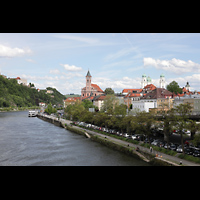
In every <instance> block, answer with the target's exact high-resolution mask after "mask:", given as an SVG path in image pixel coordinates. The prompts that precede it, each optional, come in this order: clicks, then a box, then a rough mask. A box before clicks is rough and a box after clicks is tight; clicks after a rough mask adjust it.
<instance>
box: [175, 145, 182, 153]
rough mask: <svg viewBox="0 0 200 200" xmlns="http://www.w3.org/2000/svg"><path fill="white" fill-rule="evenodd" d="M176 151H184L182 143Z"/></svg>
mask: <svg viewBox="0 0 200 200" xmlns="http://www.w3.org/2000/svg"><path fill="white" fill-rule="evenodd" d="M176 151H177V152H178V153H183V149H182V145H180V146H178V148H177V149H176Z"/></svg>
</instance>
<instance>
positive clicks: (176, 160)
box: [49, 116, 200, 166]
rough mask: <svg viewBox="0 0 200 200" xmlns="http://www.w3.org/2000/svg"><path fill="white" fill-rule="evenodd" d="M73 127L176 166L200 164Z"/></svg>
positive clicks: (64, 122)
mask: <svg viewBox="0 0 200 200" xmlns="http://www.w3.org/2000/svg"><path fill="white" fill-rule="evenodd" d="M49 118H55V120H59V121H60V122H61V123H62V124H63V125H65V124H67V125H68V126H69V125H70V123H72V121H70V120H66V119H62V118H60V119H58V118H56V117H53V116H49ZM74 127H76V128H78V129H81V130H84V131H87V133H89V134H92V135H98V136H101V137H104V138H105V137H106V138H107V139H109V140H110V141H113V142H115V143H117V144H120V145H123V146H129V147H134V148H135V149H136V148H139V149H140V151H142V152H147V153H149V154H152V155H154V156H155V155H157V159H160V160H164V161H168V162H169V163H170V162H172V163H175V165H178V166H180V163H182V165H183V166H200V164H198V163H194V162H191V161H188V160H184V159H181V158H178V157H176V156H171V155H168V154H165V153H161V152H158V151H155V150H154V149H153V150H152V152H150V149H149V148H146V147H143V146H140V145H137V144H133V143H129V142H127V141H124V140H120V139H117V138H114V137H111V136H108V135H105V134H101V133H97V132H95V131H91V130H88V129H84V128H81V127H78V126H74Z"/></svg>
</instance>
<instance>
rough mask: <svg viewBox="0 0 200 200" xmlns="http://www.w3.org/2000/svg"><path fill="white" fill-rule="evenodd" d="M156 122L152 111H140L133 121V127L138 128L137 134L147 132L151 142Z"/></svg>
mask: <svg viewBox="0 0 200 200" xmlns="http://www.w3.org/2000/svg"><path fill="white" fill-rule="evenodd" d="M154 123H155V118H154V116H153V115H152V114H151V113H147V112H145V111H143V112H139V113H137V114H136V116H135V120H134V121H132V127H134V129H135V130H136V133H137V134H145V135H146V136H147V137H148V140H149V144H151V143H150V136H151V135H152V127H153V125H154Z"/></svg>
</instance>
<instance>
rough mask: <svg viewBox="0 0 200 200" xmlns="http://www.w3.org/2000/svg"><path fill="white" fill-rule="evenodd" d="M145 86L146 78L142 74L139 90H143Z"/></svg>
mask: <svg viewBox="0 0 200 200" xmlns="http://www.w3.org/2000/svg"><path fill="white" fill-rule="evenodd" d="M146 85H147V76H146V74H142V81H141V88H142V89H143V88H144V87H145V86H146Z"/></svg>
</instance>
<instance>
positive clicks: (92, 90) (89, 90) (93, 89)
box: [81, 70, 104, 99]
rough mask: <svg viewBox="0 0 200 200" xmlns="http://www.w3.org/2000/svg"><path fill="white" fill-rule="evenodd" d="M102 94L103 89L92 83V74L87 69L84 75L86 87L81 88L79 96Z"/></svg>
mask: <svg viewBox="0 0 200 200" xmlns="http://www.w3.org/2000/svg"><path fill="white" fill-rule="evenodd" d="M102 94H104V92H103V90H102V89H101V88H100V87H99V86H98V85H96V84H92V76H91V74H90V71H89V70H88V72H87V75H86V87H84V88H82V89H81V98H82V99H83V98H85V97H89V96H98V95H102Z"/></svg>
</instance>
